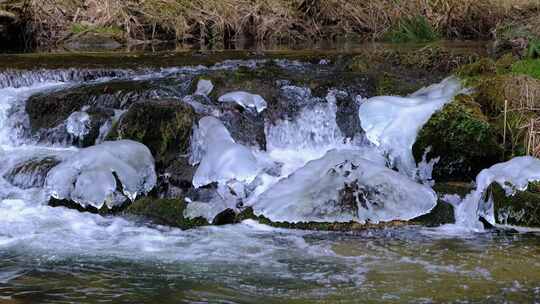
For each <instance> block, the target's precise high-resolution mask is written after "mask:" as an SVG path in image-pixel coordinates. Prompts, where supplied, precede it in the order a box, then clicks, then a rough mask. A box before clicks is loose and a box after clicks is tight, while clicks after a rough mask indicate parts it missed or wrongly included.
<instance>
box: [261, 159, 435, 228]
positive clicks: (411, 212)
mask: <svg viewBox="0 0 540 304" xmlns="http://www.w3.org/2000/svg"><path fill="white" fill-rule="evenodd" d="M368 158H371V160H370V159H368ZM436 202H437V196H436V194H435V193H434V192H433V190H431V189H430V188H429V187H426V186H423V185H421V184H418V183H416V182H414V181H413V180H411V179H409V178H408V177H406V176H404V175H402V174H400V173H398V172H395V171H393V170H390V169H388V168H386V167H384V159H377V158H375V159H374V158H373V153H372V151H371V150H366V151H362V150H331V151H329V152H328V153H327V154H326V155H325V156H324V157H323V158H320V159H317V160H313V161H310V162H309V163H307V164H306V166H305V167H303V168H301V169H299V170H297V171H295V172H294V173H293V174H291V175H290V176H289V177H287V178H285V179H282V180H281V181H279V182H278V183H277V184H275V185H274V186H272V187H270V189H268V190H267V191H265V192H264V193H263V194H261V195H260V196H259V197H258V198H257V199H256V200H255V201H254V204H253V208H254V211H255V213H256V214H263V215H264V216H266V217H268V218H269V219H271V220H273V221H278V222H299V221H314V222H348V221H358V222H380V221H391V220H409V219H412V218H414V217H417V216H419V215H422V214H425V213H427V212H429V211H430V210H431V209H432V208H433V207H434V206H435V204H436Z"/></svg>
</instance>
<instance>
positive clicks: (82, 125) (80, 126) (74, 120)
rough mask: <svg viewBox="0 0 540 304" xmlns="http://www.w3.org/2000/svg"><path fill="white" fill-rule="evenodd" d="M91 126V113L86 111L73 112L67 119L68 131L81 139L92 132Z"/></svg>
mask: <svg viewBox="0 0 540 304" xmlns="http://www.w3.org/2000/svg"><path fill="white" fill-rule="evenodd" d="M91 127H92V126H91V118H90V115H88V113H86V112H84V111H79V112H73V113H72V114H71V115H69V117H68V119H67V121H66V130H67V132H68V133H69V134H71V135H73V136H75V137H77V138H81V139H82V138H84V136H85V135H87V134H88V133H90V128H91Z"/></svg>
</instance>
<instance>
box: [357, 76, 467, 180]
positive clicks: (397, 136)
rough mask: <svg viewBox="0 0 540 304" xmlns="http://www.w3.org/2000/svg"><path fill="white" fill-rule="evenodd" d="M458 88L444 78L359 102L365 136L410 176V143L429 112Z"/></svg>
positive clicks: (456, 84) (452, 81)
mask: <svg viewBox="0 0 540 304" xmlns="http://www.w3.org/2000/svg"><path fill="white" fill-rule="evenodd" d="M460 92H462V88H461V85H460V83H459V81H458V80H457V79H455V78H447V79H445V80H443V81H442V82H441V83H438V84H434V85H432V86H429V87H426V88H423V89H420V90H419V91H417V92H416V93H413V94H411V95H410V96H407V97H397V96H378V97H373V98H369V99H367V100H366V101H365V102H363V103H362V104H361V105H360V109H359V116H360V122H361V125H362V129H364V131H365V132H366V136H367V138H368V139H369V140H370V141H371V142H372V143H373V144H375V145H376V146H378V147H380V148H381V149H382V150H383V151H384V152H385V153H386V154H388V155H389V157H390V159H391V161H392V163H393V165H395V166H396V167H397V168H398V169H399V170H400V171H402V172H404V173H406V174H408V175H409V176H413V175H414V172H415V161H414V158H413V155H412V146H413V145H414V142H415V141H416V136H417V134H418V132H419V131H420V130H421V129H422V127H423V126H424V124H425V123H427V122H428V120H429V119H430V117H431V115H433V113H435V112H437V111H439V110H440V109H442V107H443V106H444V105H445V104H446V103H448V102H450V101H451V100H452V99H453V97H454V96H455V95H457V94H458V93H460Z"/></svg>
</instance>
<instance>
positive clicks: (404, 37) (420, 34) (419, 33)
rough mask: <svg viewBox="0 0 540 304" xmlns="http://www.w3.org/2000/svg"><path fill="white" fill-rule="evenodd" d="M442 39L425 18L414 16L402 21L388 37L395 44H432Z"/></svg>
mask: <svg viewBox="0 0 540 304" xmlns="http://www.w3.org/2000/svg"><path fill="white" fill-rule="evenodd" d="M439 38H440V35H439V33H437V31H436V30H435V29H433V27H432V25H431V24H430V23H429V21H428V20H427V18H426V17H424V16H414V17H410V18H405V19H404V20H400V21H399V22H398V23H397V25H396V26H395V28H393V29H391V30H390V31H389V33H388V34H387V35H386V40H388V41H390V42H394V43H401V42H432V41H435V40H438V39H439Z"/></svg>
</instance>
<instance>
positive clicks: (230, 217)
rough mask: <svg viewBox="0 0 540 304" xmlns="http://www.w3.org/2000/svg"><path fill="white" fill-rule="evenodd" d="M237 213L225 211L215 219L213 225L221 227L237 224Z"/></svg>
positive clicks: (230, 210) (229, 210)
mask: <svg viewBox="0 0 540 304" xmlns="http://www.w3.org/2000/svg"><path fill="white" fill-rule="evenodd" d="M236 216H237V215H236V212H234V210H232V209H225V210H224V211H222V212H220V213H219V214H218V215H216V217H214V220H213V221H212V225H216V226H220V225H228V224H234V223H236Z"/></svg>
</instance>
